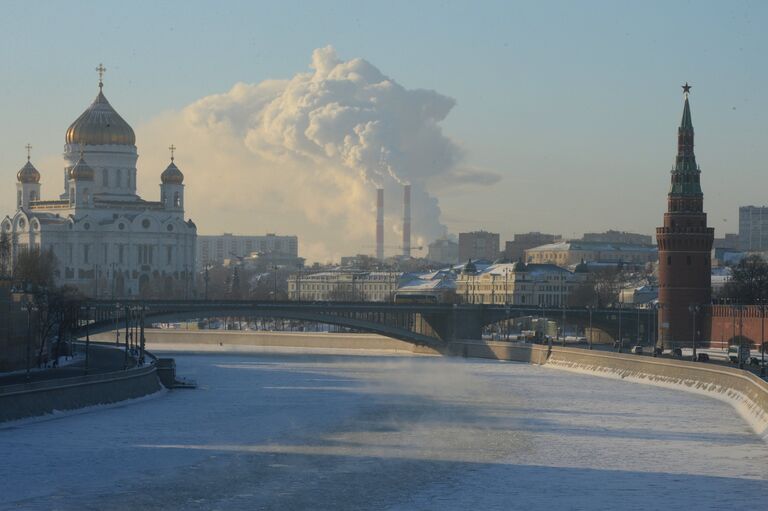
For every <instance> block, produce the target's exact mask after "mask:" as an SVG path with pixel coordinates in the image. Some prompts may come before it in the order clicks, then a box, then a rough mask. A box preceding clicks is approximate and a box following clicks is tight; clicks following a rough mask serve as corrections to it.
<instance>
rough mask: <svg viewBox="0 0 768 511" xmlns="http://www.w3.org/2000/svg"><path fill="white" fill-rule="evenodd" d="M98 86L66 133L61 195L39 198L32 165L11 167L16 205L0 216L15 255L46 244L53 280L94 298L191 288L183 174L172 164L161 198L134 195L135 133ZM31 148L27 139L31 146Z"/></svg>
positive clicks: (191, 242)
mask: <svg viewBox="0 0 768 511" xmlns="http://www.w3.org/2000/svg"><path fill="white" fill-rule="evenodd" d="M97 70H98V71H99V93H98V95H97V96H96V99H95V100H94V101H93V103H91V105H90V106H89V107H88V108H87V109H86V110H85V112H83V113H82V115H80V117H78V118H77V119H76V120H75V122H73V123H72V124H71V125H70V126H69V128H68V129H67V133H66V143H65V145H64V159H65V161H66V162H67V166H66V168H65V169H64V193H62V194H61V195H60V196H59V198H58V199H53V200H43V199H42V198H41V194H40V172H38V171H37V169H36V168H35V167H34V165H32V162H31V161H30V156H29V153H27V163H26V164H25V165H24V166H23V167H22V168H21V170H19V172H18V173H17V175H16V178H17V183H16V190H17V193H16V213H15V214H14V215H13V216H12V217H9V216H6V217H5V218H4V219H3V221H2V227H1V229H2V232H3V233H4V235H5V236H7V239H9V240H11V242H12V244H13V248H12V250H13V252H12V254H13V256H14V257H15V256H16V255H17V254H19V253H21V252H23V251H25V250H30V249H37V250H41V251H45V250H52V251H53V253H54V255H55V256H56V261H57V268H56V270H55V279H56V283H57V284H59V285H69V286H74V287H77V288H78V289H80V290H81V291H82V292H83V293H85V294H86V295H88V296H93V297H102V298H110V297H116V298H131V297H176V298H183V297H186V298H190V297H192V296H193V294H194V289H193V288H194V279H193V276H194V270H195V254H196V252H195V242H196V237H197V228H196V226H195V224H194V223H193V222H192V220H186V221H185V220H184V184H183V182H184V175H183V174H182V173H181V171H180V170H179V168H178V167H177V166H176V165H175V164H174V161H173V160H174V156H173V150H174V149H175V148H174V147H173V146H171V147H170V148H169V149H171V162H170V164H169V165H168V167H167V168H166V169H165V170H164V171H163V172H162V173H161V174H160V181H161V184H160V200H159V201H147V200H144V199H142V198H141V197H140V196H139V195H137V193H136V160H137V159H138V153H137V151H136V135H135V134H134V132H133V129H132V128H131V127H130V126H129V125H128V123H127V122H125V121H124V120H123V118H122V117H120V115H119V114H118V113H117V112H116V111H115V110H114V109H113V108H112V105H110V104H109V102H108V101H107V98H106V97H105V96H104V94H103V91H102V89H103V82H102V78H101V77H102V73H103V72H104V71H105V69H104V68H103V67H102V66H101V65H100V66H99V68H98V69H97ZM29 147H30V146H27V149H28V150H29Z"/></svg>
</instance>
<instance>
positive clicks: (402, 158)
mask: <svg viewBox="0 0 768 511" xmlns="http://www.w3.org/2000/svg"><path fill="white" fill-rule="evenodd" d="M310 69H311V70H310V71H309V72H306V73H299V74H296V75H295V76H294V77H292V78H291V79H289V80H267V81H263V82H261V83H258V84H245V83H238V84H236V85H235V86H234V87H232V89H231V90H230V91H228V92H226V93H224V94H216V95H212V96H208V97H205V98H202V99H200V100H198V101H196V102H194V103H192V104H191V105H189V106H187V107H186V108H184V109H183V110H182V111H181V112H172V113H169V114H166V115H163V116H161V117H159V118H157V119H155V120H154V121H152V122H151V123H149V124H148V125H147V126H143V127H140V129H139V130H138V131H139V142H138V143H139V145H140V149H142V154H143V156H144V157H145V158H143V161H146V160H149V161H158V159H161V158H162V154H161V153H160V150H161V149H160V148H161V147H165V146H167V145H168V143H169V142H173V143H175V144H176V145H177V146H178V147H179V151H178V153H177V163H178V164H179V166H180V167H181V168H182V171H184V173H185V175H186V179H185V184H186V185H187V189H186V193H187V201H186V202H187V209H188V210H189V213H190V216H191V217H192V218H193V219H194V220H195V221H196V223H197V225H198V229H199V231H200V232H201V233H216V232H223V231H226V232H239V233H259V232H265V231H268V232H279V233H285V234H289V233H295V234H298V235H299V236H300V251H301V253H302V255H304V256H306V257H308V258H309V259H310V260H311V261H315V260H319V261H326V260H329V259H333V258H337V257H338V256H339V255H340V254H348V253H357V252H368V253H372V252H373V244H374V218H375V188H376V187H379V186H381V187H383V188H384V189H385V216H386V218H385V221H386V222H387V224H388V225H389V226H390V229H389V230H390V231H391V232H393V233H395V234H399V233H400V229H401V221H402V184H404V183H410V184H411V185H412V203H413V207H412V210H413V222H412V225H413V227H412V229H413V234H414V245H419V244H424V243H425V242H428V241H430V240H432V239H434V238H436V237H438V236H440V235H441V234H442V233H443V227H442V225H441V224H440V208H439V205H438V201H437V199H436V198H435V197H433V196H431V195H430V194H429V192H428V184H429V183H436V182H437V183H439V182H440V180H441V179H445V180H446V181H456V172H457V171H456V167H457V165H458V164H459V163H460V162H461V160H462V153H461V150H460V149H459V147H458V146H457V145H456V144H455V143H454V142H453V141H452V140H450V138H448V137H447V136H446V135H444V134H443V132H442V129H441V127H440V122H441V121H443V120H444V119H445V118H446V116H447V115H448V113H449V112H450V111H451V109H452V108H453V106H454V104H455V101H454V100H453V99H451V98H448V97H446V96H443V95H441V94H438V93H437V92H435V91H430V90H420V89H415V90H412V89H406V88H404V87H403V86H402V85H400V84H398V83H397V82H395V81H394V80H392V79H391V78H388V77H387V76H385V75H384V74H382V73H381V71H379V70H378V69H377V68H376V67H374V66H373V65H372V64H370V63H369V62H367V61H365V60H363V59H352V60H348V61H343V60H340V59H339V58H338V57H337V55H336V52H335V51H334V49H333V48H331V47H325V48H320V49H317V50H315V51H314V52H313V54H312V63H311V65H310ZM143 141H152V142H155V141H159V143H156V144H154V145H150V146H148V145H147V144H146V143H145V142H143ZM155 146H157V147H155ZM160 170H162V169H158V172H159V171H160ZM460 174H461V179H460V180H461V181H463V182H472V181H473V179H474V178H475V177H477V178H478V179H477V180H476V182H479V183H481V184H482V183H488V182H492V181H493V179H492V178H491V179H490V180H489V177H488V176H487V174H480V173H478V174H477V176H473V175H472V172H470V171H466V170H462V171H461V173H460ZM141 175H142V179H143V181H144V182H147V183H149V182H157V181H156V180H157V176H156V174H154V173H149V174H148V172H147V170H146V169H144V170H142V172H141ZM399 241H400V238H399V237H395V236H393V235H389V236H388V238H387V244H389V245H396V244H399ZM389 252H392V250H390V251H389Z"/></svg>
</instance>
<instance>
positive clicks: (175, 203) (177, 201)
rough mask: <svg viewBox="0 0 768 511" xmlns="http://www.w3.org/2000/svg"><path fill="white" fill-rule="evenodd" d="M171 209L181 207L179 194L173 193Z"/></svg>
mask: <svg viewBox="0 0 768 511" xmlns="http://www.w3.org/2000/svg"><path fill="white" fill-rule="evenodd" d="M173 207H174V208H180V207H181V195H180V194H179V192H174V194H173Z"/></svg>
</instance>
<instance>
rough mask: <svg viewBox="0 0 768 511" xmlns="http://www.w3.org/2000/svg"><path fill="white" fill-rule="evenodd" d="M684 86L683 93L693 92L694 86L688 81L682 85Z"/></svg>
mask: <svg viewBox="0 0 768 511" xmlns="http://www.w3.org/2000/svg"><path fill="white" fill-rule="evenodd" d="M681 87H682V88H683V94H688V93H690V92H691V89H692V88H693V86H692V85H688V82H685V85H681Z"/></svg>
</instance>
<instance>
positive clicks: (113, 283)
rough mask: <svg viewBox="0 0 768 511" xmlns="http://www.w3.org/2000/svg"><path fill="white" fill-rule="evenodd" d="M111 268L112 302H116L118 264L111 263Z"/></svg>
mask: <svg viewBox="0 0 768 511" xmlns="http://www.w3.org/2000/svg"><path fill="white" fill-rule="evenodd" d="M109 267H110V269H111V270H112V300H114V299H115V281H116V278H117V275H116V271H117V270H116V269H117V263H109Z"/></svg>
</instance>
